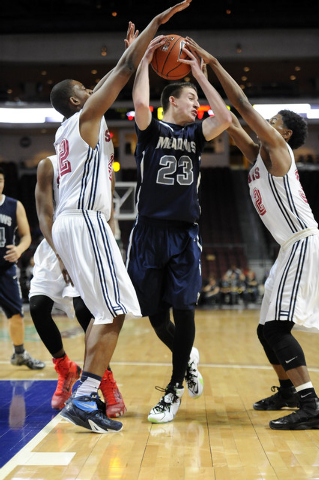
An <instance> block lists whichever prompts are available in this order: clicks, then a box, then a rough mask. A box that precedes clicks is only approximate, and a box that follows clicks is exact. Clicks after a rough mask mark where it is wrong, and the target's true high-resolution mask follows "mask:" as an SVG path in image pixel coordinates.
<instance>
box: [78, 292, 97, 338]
mask: <svg viewBox="0 0 319 480" xmlns="http://www.w3.org/2000/svg"><path fill="white" fill-rule="evenodd" d="M73 306H74V310H75V315H76V318H77V320H78V322H79V324H80V325H81V327H82V328H83V330H84V331H85V332H86V330H87V328H88V326H89V323H90V321H91V319H92V318H93V315H92V314H91V312H90V310H89V309H88V308H87V306H86V305H85V303H84V302H83V300H82V298H81V297H74V298H73Z"/></svg>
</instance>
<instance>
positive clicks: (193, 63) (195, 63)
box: [178, 46, 202, 78]
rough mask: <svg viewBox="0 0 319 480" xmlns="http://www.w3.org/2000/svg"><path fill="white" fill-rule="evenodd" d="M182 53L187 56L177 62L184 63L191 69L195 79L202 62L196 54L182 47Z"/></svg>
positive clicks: (200, 69)
mask: <svg viewBox="0 0 319 480" xmlns="http://www.w3.org/2000/svg"><path fill="white" fill-rule="evenodd" d="M182 50H183V52H184V53H186V54H187V58H180V59H179V60H178V61H179V62H181V63H186V64H187V65H189V66H190V67H191V69H192V74H193V76H194V77H195V78H196V76H197V75H198V74H199V73H200V72H202V62H201V59H200V58H199V56H198V55H197V54H196V52H192V51H191V50H190V49H189V48H187V47H186V46H184V47H183V48H182Z"/></svg>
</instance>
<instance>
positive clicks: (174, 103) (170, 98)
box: [168, 95, 176, 106]
mask: <svg viewBox="0 0 319 480" xmlns="http://www.w3.org/2000/svg"><path fill="white" fill-rule="evenodd" d="M168 100H169V103H171V104H172V105H174V106H176V102H175V97H173V95H171V96H170V97H169V99H168Z"/></svg>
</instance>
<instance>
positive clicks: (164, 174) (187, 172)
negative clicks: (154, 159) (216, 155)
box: [156, 155, 194, 185]
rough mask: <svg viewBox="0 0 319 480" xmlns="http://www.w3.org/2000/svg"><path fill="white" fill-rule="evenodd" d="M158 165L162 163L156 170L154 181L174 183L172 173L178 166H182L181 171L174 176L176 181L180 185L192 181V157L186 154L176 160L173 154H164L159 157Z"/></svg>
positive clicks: (165, 183)
mask: <svg viewBox="0 0 319 480" xmlns="http://www.w3.org/2000/svg"><path fill="white" fill-rule="evenodd" d="M159 163H160V165H164V166H163V168H160V169H159V171H158V172H157V178H156V183H159V184H161V185H174V182H175V180H174V178H173V174H174V173H175V172H176V170H177V168H178V167H182V169H183V172H182V173H179V174H178V175H177V176H176V181H177V183H179V184H180V185H191V184H192V183H193V181H194V172H193V163H192V159H191V158H189V157H188V156H187V155H183V156H182V157H180V158H179V160H178V162H177V160H176V157H174V156H173V155H165V156H164V157H162V158H161V159H160V162H159Z"/></svg>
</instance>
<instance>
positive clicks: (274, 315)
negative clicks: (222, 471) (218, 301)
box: [187, 38, 319, 430]
mask: <svg viewBox="0 0 319 480" xmlns="http://www.w3.org/2000/svg"><path fill="white" fill-rule="evenodd" d="M187 45H188V46H189V47H190V48H191V49H192V51H193V52H197V53H198V54H199V55H200V56H201V57H202V59H203V60H204V62H205V63H206V64H207V65H209V66H210V67H211V69H212V70H213V72H214V73H215V74H216V76H217V78H218V79H219V81H220V83H221V85H222V87H223V88H224V90H225V93H226V95H227V97H228V98H229V100H230V102H231V103H232V104H233V106H234V107H235V108H236V110H238V112H239V113H240V114H241V116H242V117H243V118H244V120H245V121H246V122H247V124H248V125H249V126H250V128H251V129H252V130H253V131H254V132H255V133H256V135H257V136H258V139H259V142H260V144H259V145H257V144H256V143H255V142H254V141H253V140H252V139H251V138H250V136H249V135H248V134H247V133H246V132H245V131H244V129H243V128H242V127H241V125H240V123H239V121H238V119H237V118H236V117H235V115H233V123H232V125H231V127H230V128H229V129H228V132H229V134H230V135H231V137H232V138H233V140H234V142H235V143H236V145H237V146H238V147H239V148H240V150H241V151H242V152H243V154H244V155H245V157H246V158H247V159H248V160H249V161H250V163H252V164H253V167H252V169H251V170H250V172H249V177H248V182H249V188H250V194H251V198H252V201H253V203H254V205H255V208H256V210H257V212H258V213H259V215H260V218H261V219H262V221H263V222H264V224H265V226H266V227H267V228H268V230H269V231H270V233H271V234H272V235H273V237H274V238H275V240H276V241H277V242H278V243H279V245H280V246H281V249H280V252H279V255H278V258H277V260H276V262H275V264H274V266H273V267H272V269H271V272H270V275H269V278H268V279H267V281H266V284H265V294H264V298H263V302H262V306H261V312H260V322H259V325H258V329H257V333H258V338H259V340H260V342H261V344H262V345H263V347H264V350H265V353H266V355H267V358H268V360H269V361H270V363H271V364H272V366H273V368H274V370H275V372H276V373H277V375H278V378H279V382H280V388H279V389H278V393H276V394H275V395H272V396H271V397H268V398H266V399H263V400H260V401H259V402H256V403H255V404H254V408H255V409H256V410H279V409H280V408H282V407H285V406H290V407H296V406H297V405H298V404H299V405H300V410H299V411H297V412H294V413H292V414H290V415H287V416H285V417H281V418H278V419H277V420H272V421H271V422H270V423H269V425H270V427H271V428H272V429H275V430H304V429H311V428H319V403H318V397H317V394H316V392H315V389H314V387H313V385H312V383H311V380H310V376H309V372H308V369H307V366H306V360H305V355H304V352H303V350H302V348H301V346H300V345H299V343H298V342H297V340H296V339H295V338H294V337H293V336H292V334H291V331H292V328H293V326H294V325H295V324H297V325H302V326H304V327H308V328H309V327H316V328H319V236H318V235H319V230H318V224H317V222H316V221H315V219H314V216H313V214H312V211H311V209H310V207H309V205H308V202H307V199H306V197H305V194H304V192H303V189H302V186H301V184H300V182H299V175H298V171H297V168H296V164H295V159H294V155H293V149H296V148H298V147H300V146H301V145H302V144H303V143H304V142H305V139H306V136H307V125H306V123H305V121H304V119H303V118H302V117H300V116H299V115H297V114H296V113H294V112H291V111H289V110H281V111H280V112H278V113H277V115H275V116H274V117H272V118H271V119H270V121H269V122H267V121H266V120H264V119H263V118H262V116H261V115H260V114H259V113H258V112H257V111H256V110H255V109H254V108H253V107H252V105H251V104H250V103H249V101H248V99H247V97H246V95H245V94H244V92H243V91H242V89H241V88H240V87H239V85H238V84H237V83H236V82H235V80H234V79H233V78H232V77H231V76H230V75H229V74H228V73H227V72H226V70H225V69H224V68H223V67H222V66H221V64H220V63H219V62H218V60H217V59H216V58H215V57H213V56H212V55H210V54H209V53H208V52H206V51H205V50H204V49H202V48H201V47H199V45H197V44H196V42H194V41H193V40H192V39H190V38H187Z"/></svg>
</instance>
